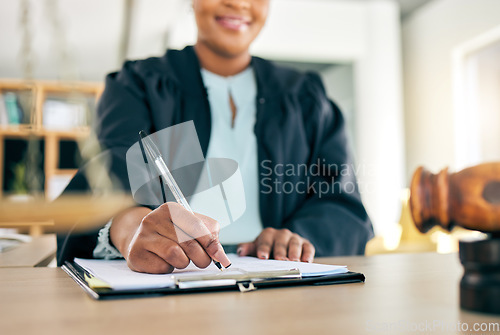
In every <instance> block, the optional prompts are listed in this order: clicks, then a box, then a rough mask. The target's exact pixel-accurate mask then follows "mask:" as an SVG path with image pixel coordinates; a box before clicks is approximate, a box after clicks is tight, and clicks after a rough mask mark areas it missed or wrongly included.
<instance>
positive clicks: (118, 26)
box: [0, 0, 500, 254]
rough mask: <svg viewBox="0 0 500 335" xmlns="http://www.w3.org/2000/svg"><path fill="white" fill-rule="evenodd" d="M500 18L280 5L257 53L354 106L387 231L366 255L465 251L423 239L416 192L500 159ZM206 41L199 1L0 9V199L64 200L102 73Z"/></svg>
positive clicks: (396, 2)
mask: <svg viewBox="0 0 500 335" xmlns="http://www.w3.org/2000/svg"><path fill="white" fill-rule="evenodd" d="M499 13H500V1H498V0H271V12H270V16H269V19H268V22H267V24H266V26H265V27H264V30H263V32H262V33H261V35H260V36H259V37H258V39H257V41H256V42H255V43H254V45H253V48H252V52H253V54H254V55H256V56H261V57H264V58H268V59H271V60H274V61H276V62H278V63H282V64H284V65H287V66H292V67H295V68H298V69H300V70H302V71H307V70H314V71H317V72H319V73H320V74H321V76H322V78H323V80H324V82H325V85H326V88H327V93H328V95H329V96H330V97H331V98H332V99H334V100H335V101H336V102H337V103H338V104H339V105H340V107H341V109H342V110H343V112H344V115H345V117H346V120H347V125H348V129H349V136H350V139H351V144H352V147H353V150H354V153H355V171H356V172H357V175H358V178H359V182H360V187H361V192H362V197H363V200H364V202H365V205H366V207H367V210H368V212H369V214H370V216H371V218H372V220H373V223H374V228H375V232H376V235H377V237H376V239H375V240H374V241H373V242H371V244H370V246H369V248H368V250H367V253H369V254H373V253H379V252H394V251H430V250H438V251H441V252H449V251H453V250H455V242H454V241H455V240H454V238H455V237H454V236H453V235H449V234H445V233H443V232H441V231H438V230H436V231H434V232H431V234H428V235H427V236H421V235H419V234H418V233H417V232H416V231H414V229H413V227H412V224H411V220H410V217H409V212H408V209H407V206H406V202H405V200H406V199H407V196H408V192H407V190H406V189H407V187H408V184H409V181H410V179H411V175H412V172H413V171H414V170H415V169H416V167H417V166H419V165H425V166H426V167H428V168H429V169H431V170H432V171H434V172H437V171H438V170H439V169H441V168H443V167H445V166H449V167H450V168H451V169H452V170H457V169H461V168H464V167H466V166H470V165H473V164H477V163H480V162H484V161H493V160H499V159H500V14H499ZM195 37H196V26H195V23H194V17H193V13H192V11H191V10H190V1H189V0H140V1H138V0H106V1H101V0H85V1H83V0H64V1H58V0H14V1H3V2H1V3H0V45H1V48H0V93H1V95H0V97H1V98H0V186H1V189H0V194H3V197H12V196H13V195H15V196H18V195H19V194H21V195H22V194H26V193H27V194H30V193H33V192H38V193H41V194H44V195H45V196H46V197H47V198H48V199H53V198H54V197H56V196H57V195H58V194H59V193H60V192H61V190H62V189H63V188H64V186H65V184H66V183H67V181H68V180H69V179H70V178H71V176H72V174H73V173H74V172H75V169H76V168H77V167H78V164H79V162H81V160H82V155H83V156H85V154H86V153H85V146H84V145H80V144H81V143H85V141H86V140H87V139H88V138H89V137H90V136H91V132H90V130H89V129H90V128H89V125H91V123H92V116H93V113H94V112H95V105H96V99H98V97H99V95H100V93H101V92H102V89H103V81H104V77H105V75H106V74H107V73H109V72H111V71H115V70H118V69H120V67H121V65H122V64H123V61H124V60H126V59H140V58H146V57H150V56H161V55H163V54H164V52H165V50H166V49H167V48H182V47H184V46H185V45H187V44H193V43H194V42H195ZM2 115H3V116H2ZM82 150H83V151H82ZM332 219H335V218H332ZM49 230H50V228H49Z"/></svg>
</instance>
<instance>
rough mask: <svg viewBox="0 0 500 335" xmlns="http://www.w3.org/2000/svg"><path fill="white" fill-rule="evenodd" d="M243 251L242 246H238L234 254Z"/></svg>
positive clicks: (239, 253)
mask: <svg viewBox="0 0 500 335" xmlns="http://www.w3.org/2000/svg"><path fill="white" fill-rule="evenodd" d="M242 252H243V248H242V247H239V248H238V249H237V250H236V254H238V256H239V255H241V253H242Z"/></svg>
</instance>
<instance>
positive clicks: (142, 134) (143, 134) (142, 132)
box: [139, 130, 148, 138]
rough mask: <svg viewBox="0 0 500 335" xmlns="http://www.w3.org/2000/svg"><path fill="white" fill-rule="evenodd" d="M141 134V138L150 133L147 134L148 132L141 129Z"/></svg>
mask: <svg viewBox="0 0 500 335" xmlns="http://www.w3.org/2000/svg"><path fill="white" fill-rule="evenodd" d="M139 135H140V136H141V138H144V137H146V136H148V134H146V132H145V131H144V130H141V131H140V132H139Z"/></svg>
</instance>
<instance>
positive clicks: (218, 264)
mask: <svg viewBox="0 0 500 335" xmlns="http://www.w3.org/2000/svg"><path fill="white" fill-rule="evenodd" d="M214 264H215V266H216V267H217V268H218V269H219V270H222V265H221V264H220V263H219V262H217V261H214Z"/></svg>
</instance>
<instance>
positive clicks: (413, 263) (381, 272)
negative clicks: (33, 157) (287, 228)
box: [0, 254, 500, 335]
mask: <svg viewBox="0 0 500 335" xmlns="http://www.w3.org/2000/svg"><path fill="white" fill-rule="evenodd" d="M320 261H322V262H325V263H326V262H328V263H334V264H347V265H348V266H349V267H350V268H351V269H352V270H355V271H361V272H364V273H365V275H366V278H367V279H366V283H365V284H345V285H333V286H316V287H292V288H281V289H267V290H264V289H261V290H257V291H255V292H250V293H239V292H223V293H206V294H189V295H176V296H164V297H158V298H141V299H129V300H114V301H94V300H92V299H90V298H89V297H88V296H87V295H86V294H85V293H84V292H83V290H81V289H80V287H78V285H77V284H76V283H75V282H73V280H72V279H70V278H69V277H68V276H67V275H66V274H65V273H64V272H63V271H62V270H61V269H58V268H3V269H0V302H1V303H0V320H1V322H0V330H1V332H2V334H35V333H36V334H51V335H52V334H64V333H71V334H85V335H88V334H203V335H206V334H217V335H220V334H231V335H234V334H252V335H257V334H273V335H274V334H287V335H288V334H300V335H304V334H372V333H373V334H385V333H388V332H386V331H382V330H383V329H384V327H392V329H393V331H392V332H389V333H392V334H405V333H408V334H418V333H429V334H457V333H458V334H460V333H461V332H460V331H459V330H455V331H450V332H446V329H444V330H442V329H441V328H435V330H434V331H429V330H428V329H427V331H424V332H417V331H412V330H411V328H410V329H405V328H403V329H401V328H396V326H397V325H398V324H402V325H405V324H406V325H407V326H408V327H410V326H411V325H418V324H419V323H422V325H424V326H425V322H427V323H428V324H429V325H430V326H432V325H433V324H434V323H439V322H440V323H446V324H447V325H449V326H450V327H452V326H455V327H456V325H457V323H458V322H459V321H460V322H462V323H463V324H467V326H468V327H473V324H474V323H475V322H490V323H497V324H498V323H500V317H493V316H488V315H480V314H475V313H470V312H465V311H462V310H460V308H459V302H458V283H459V280H460V277H461V275H462V270H461V267H460V264H459V262H458V256H457V255H456V254H451V255H438V254H412V255H408V254H405V255H381V256H372V257H366V258H365V257H348V258H328V259H321V260H320ZM391 325H392V326H391ZM374 328H376V329H378V330H380V331H378V332H375V331H372V332H370V330H374ZM463 333H464V334H465V333H468V334H469V333H472V334H476V333H477V334H480V333H481V334H483V333H488V332H472V331H469V332H463ZM491 333H493V332H491Z"/></svg>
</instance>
